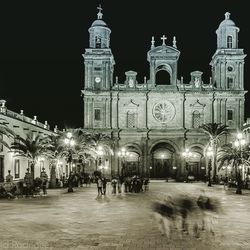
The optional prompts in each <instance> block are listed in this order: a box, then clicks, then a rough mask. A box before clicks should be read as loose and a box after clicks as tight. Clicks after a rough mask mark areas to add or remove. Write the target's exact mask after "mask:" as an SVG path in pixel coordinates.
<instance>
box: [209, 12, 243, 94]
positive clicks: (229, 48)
mask: <svg viewBox="0 0 250 250" xmlns="http://www.w3.org/2000/svg"><path fill="white" fill-rule="evenodd" d="M239 31H240V29H239V28H238V27H237V26H236V25H235V23H234V22H233V21H232V20H231V19H230V13H229V12H227V13H225V19H224V20H223V21H222V22H221V23H220V25H219V28H218V29H217V30H216V34H217V50H216V52H215V54H214V55H213V57H212V61H211V63H210V65H211V66H212V81H213V84H214V86H215V87H216V88H217V89H222V90H244V78H243V76H244V58H245V57H246V55H245V54H244V52H243V49H239V48H238V33H239Z"/></svg>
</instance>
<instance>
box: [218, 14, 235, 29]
mask: <svg viewBox="0 0 250 250" xmlns="http://www.w3.org/2000/svg"><path fill="white" fill-rule="evenodd" d="M225 26H236V25H235V22H234V21H232V20H231V19H230V13H229V12H227V13H225V20H223V21H222V22H221V23H220V26H219V27H225Z"/></svg>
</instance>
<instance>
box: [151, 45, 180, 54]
mask: <svg viewBox="0 0 250 250" xmlns="http://www.w3.org/2000/svg"><path fill="white" fill-rule="evenodd" d="M148 53H149V54H150V55H152V54H155V55H164V54H165V55H167V54H171V55H179V54H180V51H179V50H177V49H176V48H174V47H171V46H166V45H161V46H157V47H155V48H153V49H151V50H150V51H149V52H148Z"/></svg>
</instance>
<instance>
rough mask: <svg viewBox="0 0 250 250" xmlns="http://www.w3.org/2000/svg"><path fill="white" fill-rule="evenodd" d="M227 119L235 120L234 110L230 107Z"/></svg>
mask: <svg viewBox="0 0 250 250" xmlns="http://www.w3.org/2000/svg"><path fill="white" fill-rule="evenodd" d="M227 120H228V121H232V120H233V110H231V109H229V110H228V111H227Z"/></svg>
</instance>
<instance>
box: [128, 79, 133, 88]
mask: <svg viewBox="0 0 250 250" xmlns="http://www.w3.org/2000/svg"><path fill="white" fill-rule="evenodd" d="M128 85H129V87H130V88H133V87H134V79H133V78H131V77H130V78H129V80H128Z"/></svg>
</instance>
